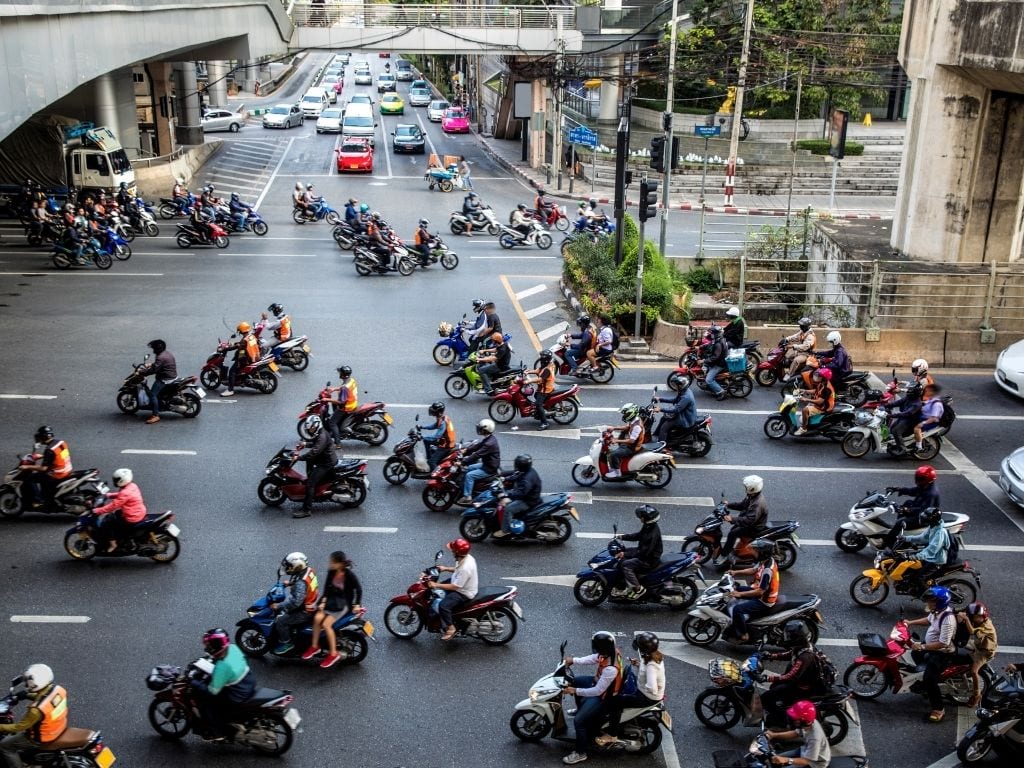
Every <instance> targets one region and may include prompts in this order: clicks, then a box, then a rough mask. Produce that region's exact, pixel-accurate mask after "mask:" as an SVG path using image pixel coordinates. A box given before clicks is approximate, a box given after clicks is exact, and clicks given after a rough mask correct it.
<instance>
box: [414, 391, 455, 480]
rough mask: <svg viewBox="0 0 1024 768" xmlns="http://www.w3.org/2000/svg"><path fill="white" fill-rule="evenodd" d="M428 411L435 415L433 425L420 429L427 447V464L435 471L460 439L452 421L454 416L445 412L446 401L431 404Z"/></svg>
mask: <svg viewBox="0 0 1024 768" xmlns="http://www.w3.org/2000/svg"><path fill="white" fill-rule="evenodd" d="M427 413H428V414H429V415H430V416H433V417H434V423H433V425H432V426H429V427H424V428H423V429H422V430H421V431H420V436H421V437H422V438H423V445H424V447H425V448H426V449H427V464H428V465H429V466H430V471H431V472H433V471H434V469H435V468H436V467H437V465H438V464H439V463H440V462H441V459H442V458H444V457H445V456H447V455H448V452H449V451H450V450H451V449H452V448H453V447H455V443H456V442H458V441H457V440H456V437H455V425H454V424H453V423H452V417H451V416H448V415H446V414H445V412H444V403H442V402H436V403H433V404H431V406H430V408H428V409H427Z"/></svg>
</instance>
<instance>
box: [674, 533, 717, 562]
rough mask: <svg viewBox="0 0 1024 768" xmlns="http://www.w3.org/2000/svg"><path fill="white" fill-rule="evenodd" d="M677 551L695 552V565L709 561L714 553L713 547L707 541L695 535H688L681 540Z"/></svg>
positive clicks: (683, 552)
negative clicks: (681, 544)
mask: <svg viewBox="0 0 1024 768" xmlns="http://www.w3.org/2000/svg"><path fill="white" fill-rule="evenodd" d="M679 552H680V553H681V554H684V555H685V554H686V553H687V552H696V553H697V565H704V563H707V562H709V561H710V560H711V558H712V557H714V554H715V550H714V548H713V547H712V546H711V545H710V544H709V543H708V542H706V541H704V539H699V538H697V537H696V536H690V537H688V538H687V539H686V540H685V541H684V542H683V546H682V547H680V548H679Z"/></svg>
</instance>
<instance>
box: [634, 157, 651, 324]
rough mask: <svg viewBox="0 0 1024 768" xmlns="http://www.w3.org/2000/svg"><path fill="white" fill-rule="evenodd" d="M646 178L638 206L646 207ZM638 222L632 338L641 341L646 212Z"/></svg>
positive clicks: (642, 183) (641, 184) (644, 178)
mask: <svg viewBox="0 0 1024 768" xmlns="http://www.w3.org/2000/svg"><path fill="white" fill-rule="evenodd" d="M647 194H648V192H647V176H644V177H643V179H642V180H641V181H640V205H641V206H642V208H646V207H647ZM637 218H638V219H639V220H640V221H639V224H638V225H637V226H638V227H639V229H640V250H639V251H638V252H637V255H636V317H634V318H633V338H634V339H636V340H637V341H642V340H643V336H641V335H640V314H641V309H642V307H643V300H644V226H645V224H646V223H647V211H646V210H641V211H640V215H639V216H637Z"/></svg>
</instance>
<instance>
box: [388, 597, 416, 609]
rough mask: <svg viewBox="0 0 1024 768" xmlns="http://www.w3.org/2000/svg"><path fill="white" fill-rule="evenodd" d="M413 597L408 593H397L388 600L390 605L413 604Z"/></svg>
mask: <svg viewBox="0 0 1024 768" xmlns="http://www.w3.org/2000/svg"><path fill="white" fill-rule="evenodd" d="M412 604H413V602H412V598H411V597H409V596H408V595H395V596H394V597H392V598H391V599H390V600H389V601H388V605H389V606H390V605H412Z"/></svg>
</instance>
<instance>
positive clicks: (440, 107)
mask: <svg viewBox="0 0 1024 768" xmlns="http://www.w3.org/2000/svg"><path fill="white" fill-rule="evenodd" d="M451 106H452V105H451V104H449V103H448V102H447V101H445V100H444V99H435V100H434V101H432V102H430V105H429V106H428V107H427V120H429V121H430V122H432V123H440V122H441V118H443V117H444V113H445V112H447V111H448V110H449V109H450V108H451Z"/></svg>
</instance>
